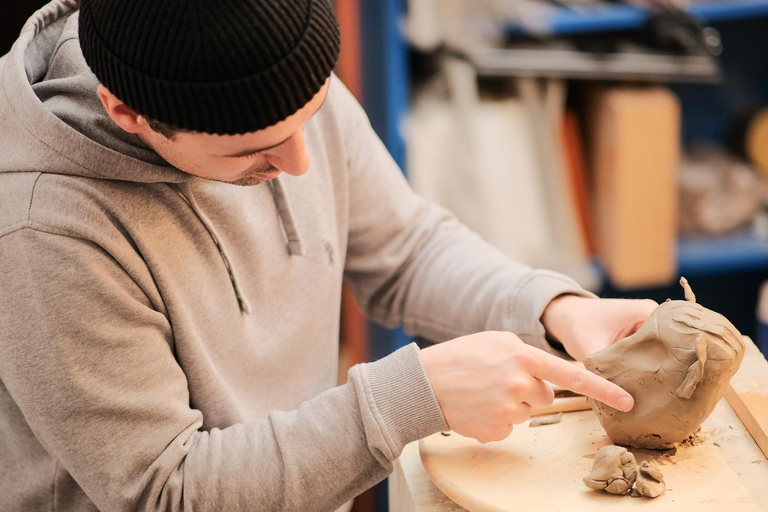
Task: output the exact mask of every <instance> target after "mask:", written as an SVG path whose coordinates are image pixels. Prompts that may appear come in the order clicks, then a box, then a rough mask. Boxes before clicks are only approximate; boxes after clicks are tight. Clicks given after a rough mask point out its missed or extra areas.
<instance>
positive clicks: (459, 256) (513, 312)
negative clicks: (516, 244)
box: [333, 81, 591, 356]
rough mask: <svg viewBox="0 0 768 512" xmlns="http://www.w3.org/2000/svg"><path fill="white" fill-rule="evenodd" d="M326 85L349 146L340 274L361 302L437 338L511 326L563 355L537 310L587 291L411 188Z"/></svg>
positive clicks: (362, 120) (347, 101)
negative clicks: (507, 250) (505, 249)
mask: <svg viewBox="0 0 768 512" xmlns="http://www.w3.org/2000/svg"><path fill="white" fill-rule="evenodd" d="M333 87H335V89H336V91H335V92H334V94H335V95H336V96H335V99H336V101H337V102H338V103H339V105H340V113H339V114H338V115H340V116H344V119H345V120H344V121H343V123H344V127H345V128H344V129H345V140H346V141H347V151H348V152H349V157H348V162H349V189H350V192H349V195H350V212H349V216H350V227H349V246H348V252H347V260H346V267H345V272H346V274H345V276H346V280H347V282H348V283H349V285H350V286H351V288H352V289H353V291H354V292H355V294H356V296H357V298H358V300H359V301H360V305H361V308H362V309H363V310H364V311H365V312H366V313H367V314H368V315H370V316H371V317H372V318H373V319H375V320H376V321H378V322H381V323H382V324H384V325H387V326H396V325H400V324H402V325H403V326H404V327H405V330H406V331H407V332H408V333H410V334H413V335H420V336H423V337H425V338H427V339H429V340H432V341H436V342H439V341H445V340H447V339H451V338H455V337H458V336H462V335H466V334H471V333H475V332H480V331H488V330H499V331H510V332H513V333H515V334H516V335H518V336H519V337H520V338H521V339H522V340H523V341H525V342H526V343H528V344H530V345H533V346H535V347H538V348H541V349H544V350H546V351H548V352H550V353H554V354H557V355H560V356H565V355H566V354H565V353H564V352H561V351H558V350H556V349H554V348H553V347H552V346H551V345H550V344H549V343H548V342H547V341H546V339H545V331H544V326H543V325H542V323H541V321H540V318H541V315H542V313H543V312H544V309H545V308H546V306H547V305H548V304H549V302H550V301H551V300H552V299H553V298H555V297H556V296H558V295H561V294H564V293H571V294H578V295H583V296H591V294H590V293H589V292H587V291H585V290H583V289H582V288H581V287H580V286H579V285H578V284H577V283H576V282H575V281H573V280H572V279H570V278H568V277H566V276H564V275H561V274H558V273H555V272H551V271H547V270H534V269H531V268H529V267H527V266H525V265H522V264H520V263H517V262H515V261H512V260H511V259H509V258H508V257H506V256H505V255H504V254H502V253H501V252H500V251H498V250H497V249H495V248H494V247H492V246H491V245H490V244H488V243H486V242H485V241H484V240H482V238H480V236H479V235H477V234H475V233H474V232H472V231H471V230H469V229H468V228H467V227H466V226H464V225H463V224H461V223H460V222H459V221H458V220H457V219H456V218H455V217H454V216H453V215H452V214H450V213H449V212H448V211H446V210H445V209H443V208H440V207H438V206H436V205H434V204H431V203H429V202H428V201H426V200H424V199H423V198H421V197H420V196H418V195H417V194H415V193H414V192H413V190H412V189H411V188H410V186H409V185H408V183H407V181H406V180H405V178H404V177H403V175H402V173H401V171H400V169H399V168H398V166H397V164H396V163H395V162H394V160H393V159H392V158H391V157H390V155H389V153H388V152H387V150H386V148H385V147H384V145H383V144H382V142H381V141H380V140H379V138H378V137H377V136H376V134H375V132H374V131H373V129H372V128H371V126H370V123H369V122H368V119H367V117H366V115H365V113H364V112H363V110H362V108H361V107H360V105H359V104H358V103H357V102H356V101H355V99H354V98H353V97H352V96H351V94H350V93H349V92H348V91H347V90H346V89H345V88H344V86H343V85H342V84H341V83H339V82H338V81H336V82H335V83H334V84H333ZM476 172H478V173H481V172H482V170H477V171H476Z"/></svg>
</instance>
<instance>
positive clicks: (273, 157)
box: [138, 82, 329, 186]
mask: <svg viewBox="0 0 768 512" xmlns="http://www.w3.org/2000/svg"><path fill="white" fill-rule="evenodd" d="M328 84H329V82H326V83H325V84H324V85H323V87H322V88H321V89H320V91H318V93H317V94H316V95H315V96H314V97H313V98H312V99H311V100H310V101H309V103H307V104H306V105H305V106H304V107H302V108H301V109H300V110H299V111H297V112H296V113H295V114H293V115H292V116H290V117H288V118H286V119H284V120H283V121H280V122H279V123H277V124H275V125H273V126H269V127H267V128H264V129H263V130H259V131H256V132H252V133H247V134H244V135H211V134H207V133H195V132H179V133H177V134H175V135H174V136H173V137H171V138H170V139H169V138H166V137H165V136H163V135H161V134H159V133H157V132H155V131H154V130H152V129H151V128H149V127H148V126H147V129H146V130H142V131H141V132H140V133H138V135H139V136H140V137H141V138H142V139H143V140H144V142H145V143H146V144H147V145H149V146H150V147H151V148H152V149H154V150H155V151H156V152H157V154H159V155H160V156H161V157H162V158H163V159H164V160H165V161H166V162H168V163H169V164H171V165H173V166H174V167H176V168H177V169H179V170H181V171H184V172H186V173H189V174H192V175H195V176H199V177H201V178H207V179H210V180H215V181H223V182H226V183H232V184H235V185H242V186H251V185H258V184H260V183H263V182H264V181H267V180H270V179H273V178H275V177H277V176H278V175H279V174H280V173H283V172H284V173H286V174H290V175H293V176H301V175H302V174H304V173H305V172H307V170H308V169H309V155H308V154H307V149H306V147H305V145H304V135H303V130H304V123H305V122H306V121H307V120H308V119H309V118H310V117H312V116H313V115H314V114H315V112H317V111H318V110H319V109H320V107H321V105H322V104H323V101H325V97H326V94H327V92H328Z"/></svg>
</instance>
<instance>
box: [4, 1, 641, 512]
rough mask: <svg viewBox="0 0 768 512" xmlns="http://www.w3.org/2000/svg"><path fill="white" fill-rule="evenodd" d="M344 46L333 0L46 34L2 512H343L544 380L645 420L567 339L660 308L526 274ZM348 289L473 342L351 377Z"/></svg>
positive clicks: (61, 6)
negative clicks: (343, 62)
mask: <svg viewBox="0 0 768 512" xmlns="http://www.w3.org/2000/svg"><path fill="white" fill-rule="evenodd" d="M338 48H339V36H338V30H337V26H336V21H335V18H334V15H333V12H332V9H331V7H330V5H329V3H328V1H327V0H304V1H298V0H291V1H286V2H273V1H268V0H230V1H224V2H188V1H182V0H162V1H160V0H83V1H82V3H81V4H79V3H78V2H77V1H76V0H55V1H54V2H52V3H50V4H49V5H47V6H46V7H45V8H43V9H42V10H41V11H39V12H38V13H36V14H35V15H34V16H33V17H32V18H31V19H30V21H29V22H28V23H27V25H26V27H25V28H24V30H23V32H22V34H21V36H20V38H19V40H18V41H17V42H16V44H15V46H14V48H13V50H12V51H11V52H10V53H9V54H8V55H6V56H4V57H3V58H2V60H1V61H0V87H2V94H0V117H1V118H2V120H3V121H2V125H1V127H0V148H2V155H3V158H2V159H0V290H2V293H0V381H1V382H2V386H0V439H2V441H0V482H2V489H3V490H2V492H0V509H2V510H48V509H54V510H58V511H85V510H96V509H100V510H135V509H138V510H302V511H303V510H334V509H335V508H337V507H340V506H342V505H343V504H344V503H345V502H348V501H349V500H351V499H352V498H353V497H354V496H355V495H357V494H358V493H360V492H361V491H363V490H364V489H366V488H367V487H369V486H371V485H373V484H374V483H376V482H377V481H379V480H381V479H383V478H384V477H385V476H386V475H387V474H388V473H389V472H390V471H391V468H392V464H391V463H392V461H393V460H394V459H395V458H396V457H397V456H398V455H399V453H400V450H401V449H402V447H403V446H404V444H405V443H407V442H410V441H413V440H416V439H418V438H420V437H423V436H426V435H429V434H432V433H434V432H436V431H439V430H445V429H448V428H452V429H453V430H455V431H457V432H459V433H462V434H464V435H468V436H473V437H475V438H477V439H479V440H481V441H489V440H493V439H501V438H503V437H505V436H506V435H508V434H509V433H510V431H511V430H512V425H513V424H515V423H520V422H522V421H524V420H525V419H526V418H527V417H528V415H529V414H530V409H531V407H536V406H540V405H544V404H547V403H549V402H551V401H552V392H551V391H550V389H549V388H548V387H546V386H545V384H544V382H543V380H542V379H549V380H553V381H555V382H557V383H559V384H562V385H565V386H569V387H571V388H572V389H574V390H576V391H581V392H584V393H587V394H589V395H591V396H594V397H596V398H598V399H600V400H602V401H604V402H606V403H607V404H609V405H611V406H614V407H616V408H621V409H625V410H627V409H629V408H631V407H632V398H631V397H630V396H629V395H628V394H627V393H626V392H624V391H623V390H621V389H620V388H618V387H617V386H614V385H613V384H611V383H609V382H607V381H605V380H602V379H600V378H598V377H596V376H594V375H592V374H590V373H588V372H585V371H583V370H582V371H580V370H578V369H574V368H573V367H572V366H571V365H569V364H568V363H567V362H565V361H563V360H562V359H560V358H559V357H557V356H563V357H564V356H566V354H565V353H564V352H562V351H559V350H558V349H556V348H554V347H553V346H552V344H550V343H548V342H547V341H546V339H545V334H548V335H549V336H550V338H551V339H553V340H557V341H559V343H561V344H562V346H563V347H564V348H565V350H566V351H567V352H568V353H569V354H570V355H571V356H573V357H575V358H581V357H583V356H584V355H586V354H588V353H590V352H593V351H594V350H597V349H599V348H601V347H603V346H606V345H608V344H609V343H611V342H613V341H615V340H616V339H618V338H620V337H622V336H624V335H627V334H629V333H631V332H632V331H634V330H635V329H636V328H637V326H638V325H640V324H641V323H642V322H643V320H644V319H645V318H647V316H648V314H649V312H650V310H651V309H652V307H653V306H654V304H653V303H652V302H648V301H609V300H600V299H596V298H593V297H591V296H590V295H589V294H588V293H587V292H585V291H583V290H582V289H580V288H579V287H578V286H577V285H576V284H575V283H574V282H573V281H571V280H570V279H568V278H566V277H564V276H560V275H558V274H554V273H551V272H547V271H534V270H531V269H529V268H527V267H525V266H522V265H519V264H516V263H514V262H511V261H509V260H507V259H506V258H504V257H503V256H502V255H501V254H500V253H498V252H497V251H495V250H494V249H492V248H491V247H489V246H488V245H486V244H485V243H484V242H483V241H482V240H480V239H479V237H477V236H476V235H474V234H473V233H471V232H470V231H469V230H467V229H466V228H464V227H463V226H461V225H460V224H459V223H458V222H457V221H456V220H455V219H454V218H453V217H451V216H450V215H449V214H448V213H447V212H445V211H443V210H441V209H439V208H437V207H435V206H433V205H430V204H428V203H426V202H425V201H423V200H422V199H420V198H419V197H417V196H416V195H414V194H413V192H412V191H411V190H410V189H409V188H408V186H407V184H406V182H405V180H404V179H403V178H402V176H401V174H400V173H399V171H398V169H397V167H396V166H395V164H394V163H393V162H392V160H391V159H390V158H389V156H388V155H387V153H386V151H385V149H384V148H383V146H382V144H381V143H380V141H379V140H378V139H377V138H376V137H375V135H374V134H373V132H372V130H371V128H370V125H369V124H368V122H367V120H366V117H365V115H364V113H363V111H362V110H361V108H360V107H359V105H358V104H357V103H356V102H355V101H354V99H353V98H352V97H351V96H350V94H349V93H348V92H347V91H346V90H345V89H344V87H343V86H342V84H341V83H339V81H338V80H337V79H336V78H335V77H334V76H332V74H331V70H332V68H333V65H334V63H335V60H336V57H337V54H338ZM478 172H482V170H478ZM237 185H240V186H237ZM342 280H344V281H346V282H348V283H349V284H350V286H351V287H352V288H353V289H354V291H355V292H356V294H357V296H358V298H359V299H360V302H361V304H362V306H363V308H364V309H365V310H366V312H367V313H368V314H369V315H370V316H371V317H373V318H374V319H376V320H378V321H380V322H383V323H385V324H389V325H395V324H400V323H402V324H404V325H405V327H406V329H408V331H409V332H412V333H414V334H420V335H422V336H425V337H427V338H429V339H432V340H436V341H444V340H450V341H447V342H446V343H442V344H439V345H436V346H435V347H431V348H429V349H426V350H423V351H419V350H418V349H417V348H416V347H415V345H410V346H408V347H405V348H403V349H401V350H399V351H397V352H395V353H394V354H392V355H390V356H388V357H386V358H384V359H382V360H380V361H377V362H374V363H370V364H366V365H360V366H357V367H355V368H353V369H352V370H351V371H350V374H349V381H348V382H347V383H346V384H345V385H343V386H338V387H334V386H335V378H336V377H335V376H336V365H337V355H338V329H339V326H338V316H339V304H340V288H341V283H342ZM545 327H546V331H545ZM489 330H493V331H498V332H483V331H489ZM513 333H514V334H513ZM521 339H522V340H524V341H525V342H527V344H526V343H523V342H522V341H521ZM553 343H554V341H553ZM555 344H556V343H555Z"/></svg>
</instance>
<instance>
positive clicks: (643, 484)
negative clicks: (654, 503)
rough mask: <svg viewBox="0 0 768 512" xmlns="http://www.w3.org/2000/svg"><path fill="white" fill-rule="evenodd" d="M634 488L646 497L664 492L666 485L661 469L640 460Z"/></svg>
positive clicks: (654, 496) (656, 495) (652, 496)
mask: <svg viewBox="0 0 768 512" xmlns="http://www.w3.org/2000/svg"><path fill="white" fill-rule="evenodd" d="M635 490H637V492H638V493H640V494H641V495H643V496H646V497H648V498H656V497H658V496H661V495H662V494H664V491H666V490H667V485H666V484H665V483H664V475H662V474H661V470H659V468H657V467H655V466H651V465H650V464H649V463H648V461H645V460H644V461H643V462H641V463H640V466H639V467H638V472H637V480H636V481H635Z"/></svg>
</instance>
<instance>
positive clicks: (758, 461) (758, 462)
mask: <svg viewBox="0 0 768 512" xmlns="http://www.w3.org/2000/svg"><path fill="white" fill-rule="evenodd" d="M761 462H763V461H761V460H753V461H752V464H760V463H761Z"/></svg>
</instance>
